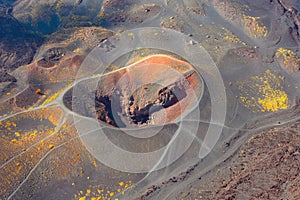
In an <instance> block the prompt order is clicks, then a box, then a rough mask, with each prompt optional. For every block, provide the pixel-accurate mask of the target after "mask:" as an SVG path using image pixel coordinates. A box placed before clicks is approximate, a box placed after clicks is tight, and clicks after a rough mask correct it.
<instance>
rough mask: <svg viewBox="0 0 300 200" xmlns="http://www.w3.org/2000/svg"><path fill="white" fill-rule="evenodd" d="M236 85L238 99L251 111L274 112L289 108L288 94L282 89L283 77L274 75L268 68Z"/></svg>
mask: <svg viewBox="0 0 300 200" xmlns="http://www.w3.org/2000/svg"><path fill="white" fill-rule="evenodd" d="M237 85H238V89H239V91H240V94H241V95H240V97H239V99H240V101H241V102H242V104H243V105H244V106H245V107H246V108H248V109H249V110H251V111H252V112H276V111H279V110H285V109H288V108H289V99H288V95H287V94H286V92H285V91H284V90H283V85H284V77H282V76H276V75H275V74H273V73H272V72H271V71H270V70H267V71H265V73H264V74H263V75H262V76H253V77H251V78H250V79H249V80H245V81H240V82H238V83H237Z"/></svg>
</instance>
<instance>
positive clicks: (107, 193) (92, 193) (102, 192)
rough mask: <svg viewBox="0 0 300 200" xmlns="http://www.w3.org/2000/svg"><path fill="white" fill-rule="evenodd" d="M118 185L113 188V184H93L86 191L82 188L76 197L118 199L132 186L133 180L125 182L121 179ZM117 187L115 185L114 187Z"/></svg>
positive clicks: (97, 199)
mask: <svg viewBox="0 0 300 200" xmlns="http://www.w3.org/2000/svg"><path fill="white" fill-rule="evenodd" d="M118 186H120V187H117V189H114V190H113V189H112V188H111V187H112V186H107V187H105V188H102V187H100V186H96V185H93V186H92V188H89V189H87V190H86V191H87V192H86V193H85V194H84V192H83V191H82V190H81V191H79V192H78V193H77V194H76V195H75V198H76V199H79V200H81V199H94V200H99V199H101V200H113V199H114V200H117V199H118V198H115V196H117V195H118V194H121V195H124V191H125V190H126V189H127V188H129V187H131V186H132V181H128V182H123V181H121V182H120V183H119V184H118ZM114 188H115V187H114Z"/></svg>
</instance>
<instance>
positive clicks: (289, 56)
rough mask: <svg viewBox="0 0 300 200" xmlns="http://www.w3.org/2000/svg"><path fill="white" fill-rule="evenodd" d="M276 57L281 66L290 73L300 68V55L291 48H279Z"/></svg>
mask: <svg viewBox="0 0 300 200" xmlns="http://www.w3.org/2000/svg"><path fill="white" fill-rule="evenodd" d="M275 55H276V59H277V60H278V61H279V64H280V66H281V67H282V68H283V69H284V70H286V71H287V72H289V73H292V72H297V71H299V69H300V58H299V56H298V55H297V54H296V53H295V52H294V51H292V50H290V49H284V48H279V49H278V50H277V51H276V54H275Z"/></svg>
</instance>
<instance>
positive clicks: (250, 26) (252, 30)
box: [242, 15, 269, 38]
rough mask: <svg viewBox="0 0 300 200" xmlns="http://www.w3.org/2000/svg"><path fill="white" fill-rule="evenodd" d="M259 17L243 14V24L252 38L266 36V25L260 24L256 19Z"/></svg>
mask: <svg viewBox="0 0 300 200" xmlns="http://www.w3.org/2000/svg"><path fill="white" fill-rule="evenodd" d="M259 19H260V17H252V16H247V15H243V16H242V21H243V26H244V28H245V29H246V31H247V32H248V34H249V35H250V36H252V37H254V38H261V37H267V35H268V32H269V31H268V29H267V27H266V26H264V25H262V24H261V23H260V22H259V21H258V20H259Z"/></svg>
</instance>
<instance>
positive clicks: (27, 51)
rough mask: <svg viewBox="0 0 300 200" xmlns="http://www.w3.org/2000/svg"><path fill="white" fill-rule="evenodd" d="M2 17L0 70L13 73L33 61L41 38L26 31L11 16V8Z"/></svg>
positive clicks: (0, 17) (0, 23)
mask: <svg viewBox="0 0 300 200" xmlns="http://www.w3.org/2000/svg"><path fill="white" fill-rule="evenodd" d="M1 10H2V11H3V12H2V13H1V15H0V38H1V40H0V68H1V69H4V71H11V70H14V69H16V68H18V67H19V66H21V65H25V64H28V63H30V62H31V61H32V58H33V56H34V54H35V51H36V48H37V47H38V46H39V44H40V42H41V38H40V37H37V36H36V35H34V34H32V33H29V31H26V30H25V29H24V28H23V26H22V25H21V24H20V23H19V22H18V21H17V20H16V19H14V18H13V17H12V16H10V15H9V8H7V9H6V10H5V8H4V7H2V8H1Z"/></svg>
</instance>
